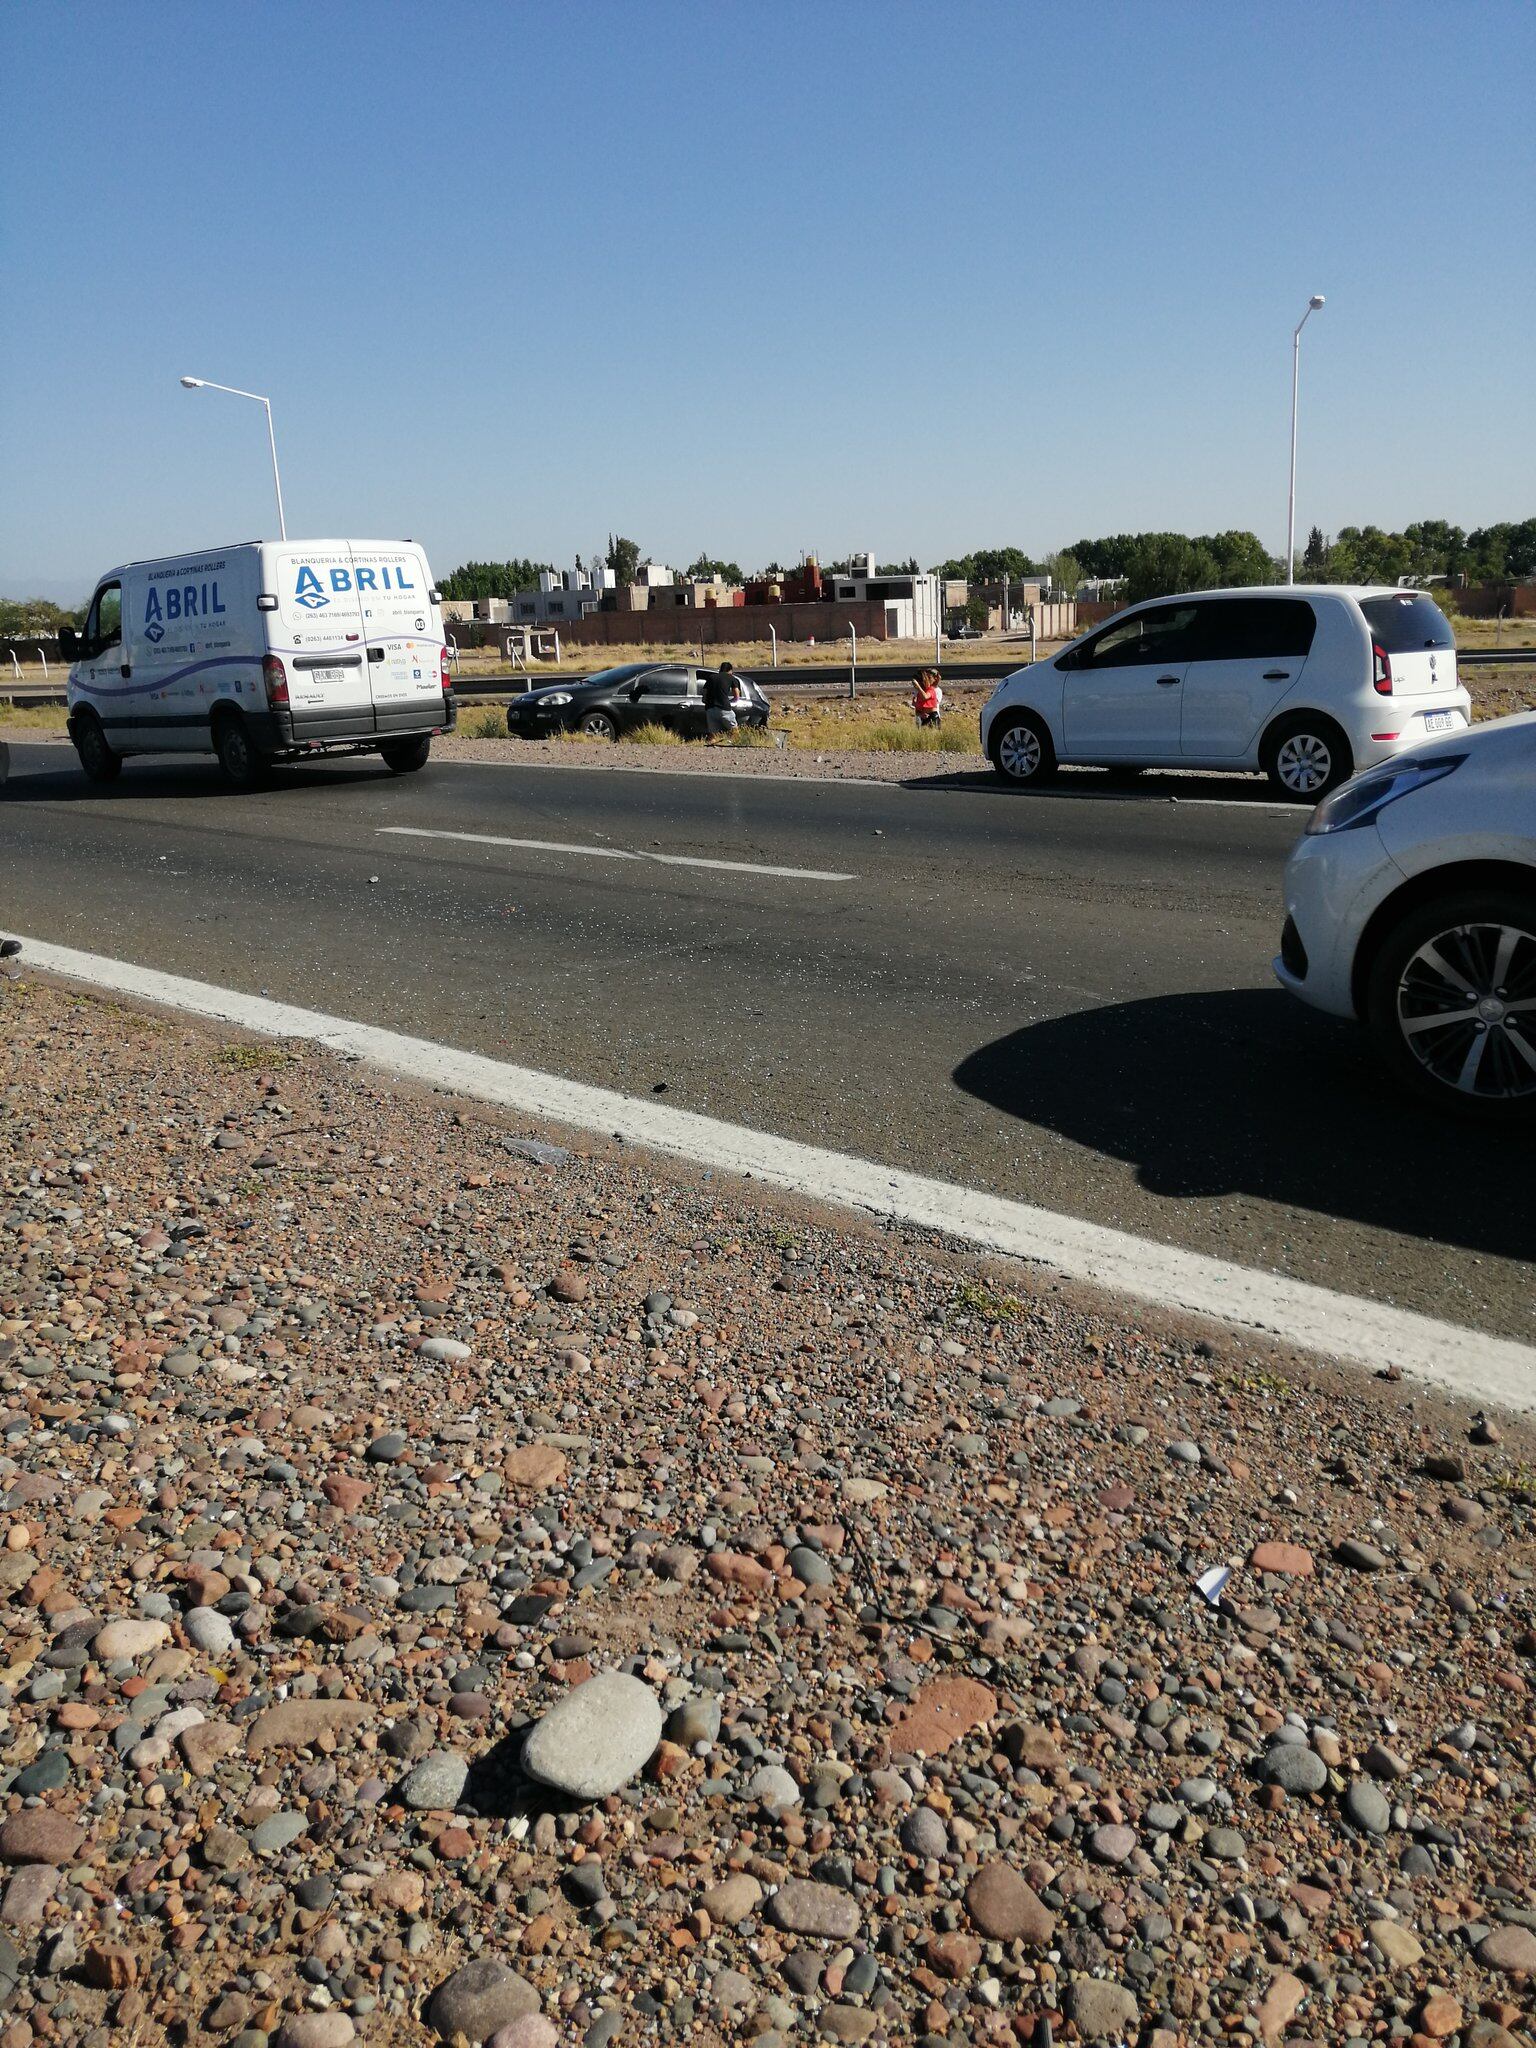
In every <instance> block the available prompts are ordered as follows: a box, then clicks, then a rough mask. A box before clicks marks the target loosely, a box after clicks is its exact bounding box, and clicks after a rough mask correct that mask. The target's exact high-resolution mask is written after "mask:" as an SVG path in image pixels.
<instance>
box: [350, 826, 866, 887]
mask: <svg viewBox="0 0 1536 2048" xmlns="http://www.w3.org/2000/svg"><path fill="white" fill-rule="evenodd" d="M374 830H375V831H376V833H378V834H379V835H380V836H381V837H382V836H384V835H386V834H388V835H389V836H391V837H393V838H396V839H457V840H460V841H462V842H463V843H464V844H465V845H466V846H513V847H518V848H521V849H523V850H525V851H527V852H530V853H591V854H595V855H596V856H597V857H598V859H599V860H641V861H645V860H651V861H660V862H661V864H662V866H663V867H669V868H716V869H718V870H719V871H720V872H722V873H724V874H728V875H780V876H783V877H785V878H787V879H789V880H791V881H796V882H856V881H857V880H858V879H859V878H858V876H857V875H844V874H836V873H834V872H832V871H831V870H830V869H827V868H776V867H767V866H764V865H763V864H762V863H761V862H758V861H751V860H706V859H704V858H703V857H702V856H701V855H699V854H692V853H650V852H646V851H641V852H639V853H631V852H629V851H628V850H627V849H626V848H624V847H622V846H577V845H571V844H568V843H567V842H566V841H565V840H562V839H505V838H502V837H500V836H499V835H498V834H496V833H494V832H439V831H434V830H432V829H430V828H429V827H427V826H425V825H378V826H375V828H374Z"/></svg>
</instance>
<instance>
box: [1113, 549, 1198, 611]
mask: <svg viewBox="0 0 1536 2048" xmlns="http://www.w3.org/2000/svg"><path fill="white" fill-rule="evenodd" d="M1123 573H1124V575H1125V601H1126V603H1127V604H1140V603H1141V601H1142V599H1143V598H1147V597H1173V596H1176V595H1177V594H1178V593H1179V592H1180V591H1183V590H1213V589H1216V588H1218V587H1219V586H1220V583H1221V572H1220V570H1219V569H1218V567H1217V564H1216V557H1215V556H1214V555H1213V554H1212V553H1211V551H1210V549H1209V548H1208V547H1203V546H1198V545H1197V544H1196V543H1195V542H1194V541H1192V540H1190V539H1188V538H1187V537H1186V536H1185V535H1184V534H1182V533H1143V534H1138V536H1137V538H1136V545H1135V546H1134V548H1132V550H1131V552H1130V555H1129V556H1128V558H1127V560H1126V565H1125V569H1124V572H1123Z"/></svg>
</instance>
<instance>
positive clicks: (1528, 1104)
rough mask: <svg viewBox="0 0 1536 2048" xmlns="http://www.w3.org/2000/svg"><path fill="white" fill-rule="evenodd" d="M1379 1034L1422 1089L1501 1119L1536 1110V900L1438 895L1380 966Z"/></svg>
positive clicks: (1374, 1003) (1374, 1012) (1375, 982)
mask: <svg viewBox="0 0 1536 2048" xmlns="http://www.w3.org/2000/svg"><path fill="white" fill-rule="evenodd" d="M1369 1010H1370V1022H1371V1026H1372V1029H1373V1031H1374V1032H1375V1034H1376V1037H1377V1040H1378V1043H1379V1044H1380V1045H1381V1047H1382V1050H1383V1052H1384V1053H1386V1055H1387V1057H1388V1059H1389V1061H1390V1062H1391V1063H1392V1064H1393V1065H1394V1066H1395V1067H1396V1068H1397V1069H1398V1071H1399V1073H1400V1074H1402V1075H1403V1078H1404V1079H1406V1080H1408V1081H1409V1082H1410V1083H1411V1084H1412V1085H1414V1086H1415V1087H1416V1088H1417V1090H1418V1092H1419V1093H1420V1094H1427V1095H1429V1096H1431V1097H1434V1098H1438V1099H1439V1100H1440V1101H1442V1102H1446V1103H1449V1104H1452V1105H1454V1106H1455V1107H1457V1108H1460V1109H1462V1110H1463V1111H1466V1112H1469V1113H1471V1114H1474V1115H1478V1116H1482V1117H1486V1118H1488V1119H1490V1120H1493V1121H1501V1122H1502V1121H1506V1120H1507V1119H1509V1118H1510V1117H1511V1116H1515V1117H1518V1118H1520V1119H1525V1118H1529V1117H1532V1116H1536V905H1530V904H1526V903H1524V902H1522V901H1521V900H1520V898H1519V897H1517V896H1511V897H1508V898H1504V897H1498V896H1492V895H1490V896H1488V897H1485V898H1483V899H1481V900H1480V901H1463V902H1460V903H1457V904H1455V905H1454V906H1453V905H1449V904H1442V905H1441V906H1438V907H1437V906H1435V905H1429V906H1427V907H1426V909H1425V910H1423V911H1420V912H1419V913H1417V914H1416V915H1415V916H1413V917H1411V918H1409V919H1408V920H1407V921H1406V922H1405V923H1404V924H1403V925H1401V926H1400V927H1399V928H1398V930H1397V932H1395V933H1394V934H1393V935H1392V937H1391V938H1390V939H1389V940H1388V942H1387V945H1386V947H1385V948H1384V950H1383V953H1382V956H1381V958H1380V959H1379V960H1378V962H1377V966H1376V971H1375V973H1374V974H1373V976H1372V986H1371V996H1370V1004H1369Z"/></svg>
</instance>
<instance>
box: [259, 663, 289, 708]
mask: <svg viewBox="0 0 1536 2048" xmlns="http://www.w3.org/2000/svg"><path fill="white" fill-rule="evenodd" d="M261 680H262V682H263V683H264V684H265V685H266V691H267V708H268V709H269V710H271V711H275V710H276V709H277V707H278V705H279V704H286V703H287V702H288V671H287V670H286V669H285V668H284V667H283V664H282V663H281V662H280V661H279V660H278V658H277V656H276V655H275V654H269V655H267V656H266V657H265V658H264V659H263V661H262V664H261Z"/></svg>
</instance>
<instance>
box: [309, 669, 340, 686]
mask: <svg viewBox="0 0 1536 2048" xmlns="http://www.w3.org/2000/svg"><path fill="white" fill-rule="evenodd" d="M346 673H347V672H346V670H345V669H344V668H316V669H311V670H310V674H311V675H312V676H313V678H314V680H315V681H316V682H317V683H339V682H341V681H342V680H343V678H344V677H345V675H346Z"/></svg>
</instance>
